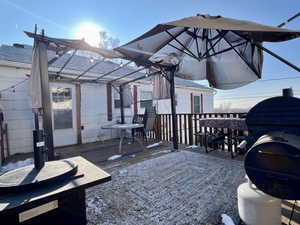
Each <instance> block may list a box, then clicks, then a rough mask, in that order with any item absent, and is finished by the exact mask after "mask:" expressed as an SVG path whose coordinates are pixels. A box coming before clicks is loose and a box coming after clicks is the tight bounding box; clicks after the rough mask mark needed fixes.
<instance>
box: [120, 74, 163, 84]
mask: <svg viewBox="0 0 300 225" xmlns="http://www.w3.org/2000/svg"><path fill="white" fill-rule="evenodd" d="M160 73H161V71H156V72H153V73H150V74H147V75H144V76H142V77H137V78H135V79H132V80H129V81H126V82H124V83H122V84H120V86H124V85H126V84H129V83H132V82H136V81H138V80H142V79H145V78H147V77H151V76H154V75H157V74H160Z"/></svg>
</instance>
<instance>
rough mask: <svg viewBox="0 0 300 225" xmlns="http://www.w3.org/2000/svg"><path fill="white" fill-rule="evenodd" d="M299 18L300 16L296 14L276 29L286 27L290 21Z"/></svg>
mask: <svg viewBox="0 0 300 225" xmlns="http://www.w3.org/2000/svg"><path fill="white" fill-rule="evenodd" d="M299 16H300V12H299V13H297V14H296V15H294V16H292V17H291V18H289V19H287V20H286V21H284V22H283V23H281V24H279V25H278V27H283V26H285V25H287V24H288V23H289V22H291V21H292V20H294V19H296V18H297V17H299Z"/></svg>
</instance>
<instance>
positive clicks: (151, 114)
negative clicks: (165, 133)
mask: <svg viewBox="0 0 300 225" xmlns="http://www.w3.org/2000/svg"><path fill="white" fill-rule="evenodd" d="M155 119H156V110H155V107H154V106H152V107H148V108H146V109H145V113H144V115H143V119H141V118H140V117H138V116H137V115H135V116H134V118H133V123H141V122H142V123H143V124H144V127H141V128H136V129H132V136H133V137H134V135H135V133H136V132H140V133H142V136H143V139H144V140H146V141H148V140H147V131H154V132H155Z"/></svg>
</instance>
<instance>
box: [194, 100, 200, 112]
mask: <svg viewBox="0 0 300 225" xmlns="http://www.w3.org/2000/svg"><path fill="white" fill-rule="evenodd" d="M200 108H201V105H200V96H194V113H200V112H201V111H200Z"/></svg>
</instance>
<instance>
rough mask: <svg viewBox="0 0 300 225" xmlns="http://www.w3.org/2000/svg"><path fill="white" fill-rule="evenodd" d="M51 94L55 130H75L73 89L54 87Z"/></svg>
mask: <svg viewBox="0 0 300 225" xmlns="http://www.w3.org/2000/svg"><path fill="white" fill-rule="evenodd" d="M51 92H52V111H53V121H54V129H55V130H58V129H69V128H73V116H72V90H71V88H62V87H53V88H52V89H51Z"/></svg>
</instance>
